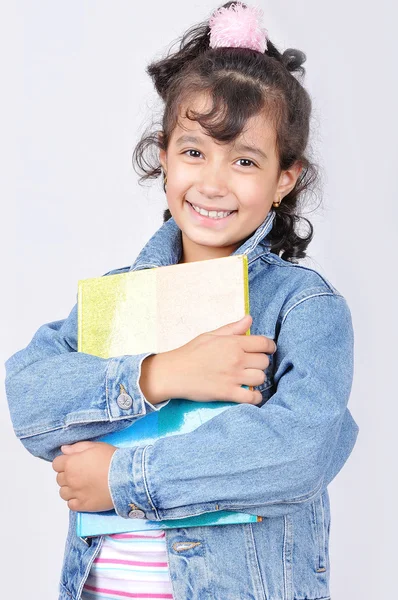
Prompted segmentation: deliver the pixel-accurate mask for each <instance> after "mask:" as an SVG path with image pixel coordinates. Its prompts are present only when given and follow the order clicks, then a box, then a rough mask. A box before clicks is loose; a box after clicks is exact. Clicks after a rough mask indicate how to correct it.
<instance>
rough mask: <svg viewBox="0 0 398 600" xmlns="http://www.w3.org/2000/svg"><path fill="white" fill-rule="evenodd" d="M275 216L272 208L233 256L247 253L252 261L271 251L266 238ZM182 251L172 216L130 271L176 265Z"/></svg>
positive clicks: (179, 231)
mask: <svg viewBox="0 0 398 600" xmlns="http://www.w3.org/2000/svg"><path fill="white" fill-rule="evenodd" d="M274 218H275V211H274V210H273V209H272V208H271V210H270V212H269V213H268V214H267V216H266V217H265V219H264V221H263V222H262V223H261V225H259V226H258V227H257V229H256V230H255V231H254V232H253V233H252V235H251V236H250V237H249V238H248V239H247V240H246V241H245V242H244V243H243V244H241V245H240V246H239V248H237V249H236V250H235V252H232V253H231V256H232V255H234V254H247V257H248V260H249V263H250V262H251V261H252V260H254V258H257V256H259V255H260V254H267V253H269V251H270V246H271V244H270V242H269V241H268V240H267V239H266V238H267V235H268V233H269V232H270V231H271V229H272V225H273V222H274ZM181 253H182V235H181V229H180V228H179V227H178V225H177V223H176V222H175V220H174V218H173V217H171V218H170V219H168V220H167V221H166V222H165V223H163V225H161V227H159V229H158V230H157V231H155V233H154V234H153V235H152V237H151V238H150V239H149V241H148V242H147V243H146V244H145V246H144V247H143V248H142V250H141V252H140V253H139V255H138V256H137V258H136V260H135V261H134V263H133V264H132V265H131V267H130V271H138V270H140V269H149V268H153V267H163V266H167V265H175V264H177V263H178V261H179V260H180V258H181Z"/></svg>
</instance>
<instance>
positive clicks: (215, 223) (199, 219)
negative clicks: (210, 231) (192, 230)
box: [185, 200, 237, 229]
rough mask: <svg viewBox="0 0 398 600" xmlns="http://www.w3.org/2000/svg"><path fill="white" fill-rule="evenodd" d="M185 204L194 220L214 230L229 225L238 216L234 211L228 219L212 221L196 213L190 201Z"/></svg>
mask: <svg viewBox="0 0 398 600" xmlns="http://www.w3.org/2000/svg"><path fill="white" fill-rule="evenodd" d="M185 202H186V204H187V206H188V210H189V213H190V215H191V217H192V219H194V220H195V221H196V222H197V223H199V224H200V225H206V226H207V227H211V228H214V229H221V228H222V227H224V226H225V225H227V224H228V223H229V222H230V221H231V219H233V218H234V217H235V215H236V214H237V211H234V212H232V213H231V214H229V215H228V216H227V217H222V218H220V219H212V218H211V217H206V216H205V215H201V214H200V213H198V212H196V210H195V209H194V208H193V207H192V205H191V203H190V202H188V200H185Z"/></svg>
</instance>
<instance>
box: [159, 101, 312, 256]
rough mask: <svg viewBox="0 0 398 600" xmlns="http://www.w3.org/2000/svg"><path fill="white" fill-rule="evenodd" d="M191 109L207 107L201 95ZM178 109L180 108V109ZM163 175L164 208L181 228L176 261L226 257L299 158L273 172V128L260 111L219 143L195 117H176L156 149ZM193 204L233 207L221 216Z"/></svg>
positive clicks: (284, 188) (290, 178) (294, 171)
mask: <svg viewBox="0 0 398 600" xmlns="http://www.w3.org/2000/svg"><path fill="white" fill-rule="evenodd" d="M190 108H193V109H195V110H200V111H203V110H208V109H209V106H208V105H207V103H206V100H205V99H204V97H200V98H198V99H197V100H196V101H195V102H194V104H193V105H192V104H190ZM182 114H183V113H182ZM159 158H160V162H161V165H162V167H163V169H164V171H165V173H166V174H167V183H166V196H167V202H168V206H169V210H170V212H171V214H172V216H173V217H174V219H175V221H176V223H177V225H178V227H179V228H180V229H181V232H182V244H183V252H182V256H181V260H180V263H183V262H185V263H187V262H192V261H197V260H206V259H210V258H221V257H224V256H229V255H230V254H232V252H234V251H235V250H236V249H237V248H238V247H239V246H240V245H241V244H242V243H243V242H244V241H245V240H247V239H248V238H249V237H250V236H251V235H252V233H253V232H254V231H255V230H256V229H257V227H259V225H260V224H261V223H262V222H263V221H264V219H265V217H266V216H267V214H268V212H269V211H270V209H271V207H272V203H273V202H274V201H277V200H278V199H279V196H281V197H282V202H283V196H285V195H286V194H288V193H289V191H290V190H292V189H293V187H294V185H295V183H296V180H297V178H298V176H299V174H300V171H301V165H299V164H298V163H297V164H296V165H295V166H294V167H292V168H291V169H289V170H287V171H283V172H282V173H281V174H280V176H278V157H277V154H276V150H275V131H274V130H273V128H272V127H271V126H270V124H269V123H268V122H267V121H266V119H265V117H264V116H260V115H258V116H256V117H252V118H251V119H250V120H249V121H248V122H247V126H246V128H245V130H244V131H243V132H242V134H241V135H240V136H239V137H238V138H237V139H236V140H235V142H231V143H229V144H222V145H221V144H220V143H219V142H218V141H217V140H215V139H214V138H212V137H210V136H209V135H207V134H206V132H205V130H204V129H203V128H202V127H201V126H200V125H199V123H197V122H196V121H191V120H189V119H187V118H186V117H181V116H180V120H179V123H178V124H177V125H176V127H175V129H174V131H173V133H172V135H171V137H170V140H169V146H168V148H167V151H165V150H160V153H159ZM192 205H194V206H195V207H196V209H197V210H198V209H200V208H201V209H205V210H208V211H217V212H219V211H221V212H225V211H228V212H229V211H233V212H232V214H230V215H228V216H223V217H222V218H212V217H214V213H213V212H211V213H210V216H207V213H206V215H201V214H198V212H196V211H195V210H194V208H193V207H192Z"/></svg>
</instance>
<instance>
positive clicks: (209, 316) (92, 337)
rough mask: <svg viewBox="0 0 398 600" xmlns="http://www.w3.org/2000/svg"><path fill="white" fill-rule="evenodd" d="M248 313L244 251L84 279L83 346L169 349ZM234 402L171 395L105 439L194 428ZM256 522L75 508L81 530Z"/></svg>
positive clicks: (241, 517)
mask: <svg viewBox="0 0 398 600" xmlns="http://www.w3.org/2000/svg"><path fill="white" fill-rule="evenodd" d="M249 313H250V303H249V285H248V262H247V256H246V255H245V254H241V255H232V256H227V257H223V258H217V259H209V260H203V261H197V262H191V263H181V264H176V265H167V266H162V267H155V268H150V269H144V270H140V271H128V272H126V273H118V274H113V275H108V276H106V277H94V278H90V279H83V280H80V281H79V282H78V351H79V352H85V353H88V354H94V355H96V356H101V357H102V358H111V357H113V356H121V355H126V354H140V353H144V352H155V353H160V352H167V351H169V350H174V349H175V348H178V347H180V346H182V345H184V344H186V343H187V342H189V341H190V340H192V339H193V338H195V337H197V336H198V335H200V334H201V333H204V332H207V331H212V330H213V329H217V328H218V327H221V326H223V325H226V324H227V323H231V322H233V321H237V320H239V319H241V318H242V317H243V316H244V315H245V314H249ZM246 335H250V329H249V330H248V331H247V332H246ZM243 387H246V388H248V387H250V389H253V388H252V387H251V386H246V385H243ZM233 406H236V403H234V402H222V401H214V402H193V401H190V400H187V399H184V398H172V399H170V401H169V402H168V403H167V404H165V405H164V406H162V403H161V404H160V405H158V407H160V408H159V410H157V411H153V412H151V413H149V414H147V415H145V416H144V417H140V418H138V419H136V420H134V421H133V422H132V424H131V425H129V426H128V427H127V428H125V429H123V430H121V431H117V432H114V433H110V434H107V435H105V436H102V438H100V441H104V442H107V443H109V444H112V445H114V446H117V447H133V446H137V445H147V444H151V443H153V442H154V441H156V440H157V439H159V438H160V437H164V436H168V435H179V434H183V433H187V432H190V431H193V430H194V429H196V428H197V427H199V426H200V425H201V424H202V423H204V422H206V421H208V420H209V419H211V418H213V417H214V416H215V415H217V414H219V413H220V412H223V411H224V410H228V409H229V408H232V407H233ZM256 521H261V517H259V516H256V515H250V514H246V513H239V512H236V511H220V510H219V511H214V512H209V513H203V514H201V515H196V516H193V517H185V518H183V519H169V520H162V521H150V520H148V519H125V518H123V517H120V516H119V515H117V514H116V512H115V511H114V510H111V511H102V512H97V513H94V512H78V513H77V535H78V536H80V537H89V536H93V535H106V534H112V533H124V532H132V531H144V530H146V529H169V528H173V527H195V526H200V525H224V524H230V523H247V522H256Z"/></svg>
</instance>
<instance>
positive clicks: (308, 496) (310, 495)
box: [222, 480, 323, 510]
mask: <svg viewBox="0 0 398 600" xmlns="http://www.w3.org/2000/svg"><path fill="white" fill-rule="evenodd" d="M322 486H323V480H322V481H321V482H320V483H319V485H318V486H317V487H316V488H315V489H314V490H311V492H308V494H306V495H304V496H299V497H297V498H292V499H291V500H278V501H275V502H265V503H264V504H260V505H259V504H245V505H240V504H238V505H235V504H226V505H223V508H222V510H228V509H230V508H233V510H238V509H240V508H242V509H245V508H249V507H251V506H254V507H258V506H273V505H274V504H301V503H303V502H309V501H310V500H312V498H315V497H316V495H317V494H318V492H319V490H320V489H321V488H322Z"/></svg>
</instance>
